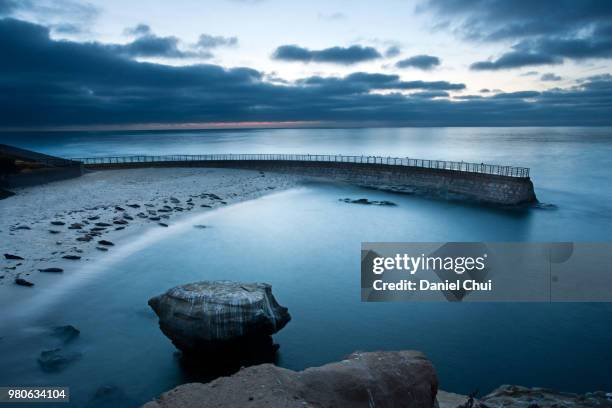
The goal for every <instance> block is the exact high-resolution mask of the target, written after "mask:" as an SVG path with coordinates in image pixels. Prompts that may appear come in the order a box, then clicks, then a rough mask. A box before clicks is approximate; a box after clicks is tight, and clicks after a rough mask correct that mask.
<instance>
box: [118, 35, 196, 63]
mask: <svg viewBox="0 0 612 408" xmlns="http://www.w3.org/2000/svg"><path fill="white" fill-rule="evenodd" d="M178 45H179V39H178V38H176V37H158V36H156V35H153V34H147V35H144V36H141V37H138V38H136V39H135V40H134V41H132V42H130V43H127V44H125V45H115V46H114V48H115V49H116V50H117V52H118V53H121V54H125V55H127V56H130V57H163V58H190V57H196V56H198V54H197V53H194V52H190V51H182V50H181V49H179V47H178Z"/></svg>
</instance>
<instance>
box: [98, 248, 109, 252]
mask: <svg viewBox="0 0 612 408" xmlns="http://www.w3.org/2000/svg"><path fill="white" fill-rule="evenodd" d="M96 249H97V250H98V251H104V252H106V251H108V248H104V247H96Z"/></svg>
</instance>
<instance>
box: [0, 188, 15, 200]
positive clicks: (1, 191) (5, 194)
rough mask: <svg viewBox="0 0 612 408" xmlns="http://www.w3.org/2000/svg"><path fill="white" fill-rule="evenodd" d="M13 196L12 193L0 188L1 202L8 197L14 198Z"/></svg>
mask: <svg viewBox="0 0 612 408" xmlns="http://www.w3.org/2000/svg"><path fill="white" fill-rule="evenodd" d="M14 195H15V193H13V192H12V191H8V190H5V189H3V188H0V200H3V199H5V198H9V197H11V196H14Z"/></svg>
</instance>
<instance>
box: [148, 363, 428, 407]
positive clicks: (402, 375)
mask: <svg viewBox="0 0 612 408" xmlns="http://www.w3.org/2000/svg"><path fill="white" fill-rule="evenodd" d="M437 390H438V379H437V377H436V372H435V370H434V367H433V365H432V364H431V362H430V361H429V360H427V358H426V357H425V356H424V355H423V354H422V353H420V352H418V351H378V352H372V353H353V354H351V355H350V356H348V357H347V358H346V359H345V360H343V361H340V362H337V363H330V364H326V365H324V366H321V367H312V368H307V369H306V370H304V371H298V372H296V371H292V370H287V369H284V368H280V367H277V366H275V365H272V364H262V365H258V366H254V367H248V368H245V369H243V370H240V371H239V372H238V373H236V374H234V375H233V376H231V377H221V378H218V379H217V380H215V381H212V382H210V383H208V384H199V383H192V384H185V385H181V386H178V387H176V388H174V389H173V390H171V391H169V392H167V393H165V394H163V395H161V396H160V397H159V398H158V399H157V400H155V401H151V402H149V403H148V404H145V405H144V407H143V408H170V407H179V406H180V407H182V408H192V407H193V408H195V407H202V408H204V407H217V408H223V407H243V406H245V407H246V406H252V407H269V408H280V407H284V408H298V407H300V408H303V407H334V408H349V407H351V408H352V407H363V408H371V407H387V408H395V407H397V408H399V407H402V408H433V407H434V406H435V399H436V393H437Z"/></svg>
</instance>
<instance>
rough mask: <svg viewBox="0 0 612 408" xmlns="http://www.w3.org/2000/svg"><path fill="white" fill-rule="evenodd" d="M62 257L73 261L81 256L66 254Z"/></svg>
mask: <svg viewBox="0 0 612 408" xmlns="http://www.w3.org/2000/svg"><path fill="white" fill-rule="evenodd" d="M62 258H64V259H70V260H72V261H78V260H79V259H81V257H80V256H78V255H64V256H62Z"/></svg>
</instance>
